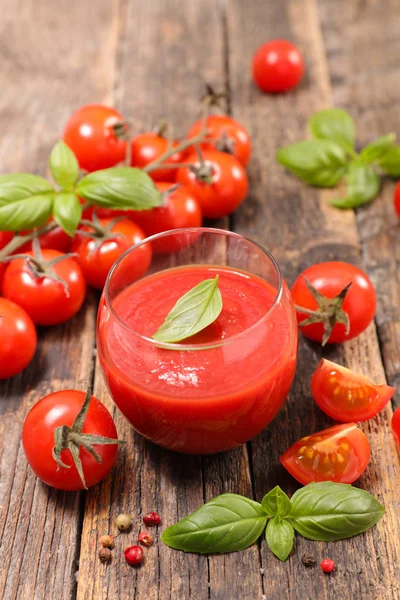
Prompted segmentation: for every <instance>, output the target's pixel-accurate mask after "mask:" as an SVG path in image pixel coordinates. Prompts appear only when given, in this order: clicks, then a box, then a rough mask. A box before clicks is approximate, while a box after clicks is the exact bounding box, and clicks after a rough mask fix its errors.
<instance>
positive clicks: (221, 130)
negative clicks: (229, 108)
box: [188, 115, 251, 167]
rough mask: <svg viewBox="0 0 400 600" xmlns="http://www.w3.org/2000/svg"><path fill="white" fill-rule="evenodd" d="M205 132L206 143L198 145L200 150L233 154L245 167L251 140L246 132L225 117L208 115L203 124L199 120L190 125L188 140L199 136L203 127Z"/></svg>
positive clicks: (229, 118) (248, 157)
mask: <svg viewBox="0 0 400 600" xmlns="http://www.w3.org/2000/svg"><path fill="white" fill-rule="evenodd" d="M204 125H205V128H206V130H207V132H208V133H207V137H206V138H205V139H206V140H207V141H204V142H201V143H200V148H201V149H202V150H215V149H216V150H221V151H222V152H229V154H233V156H235V157H236V158H237V159H238V161H239V162H241V163H242V165H243V166H244V167H245V166H246V165H247V163H248V162H249V160H250V154H251V140H250V136H249V134H248V132H247V130H246V129H245V128H244V127H243V125H241V124H240V123H239V122H238V121H236V120H235V119H232V117H228V116H227V115H209V116H208V117H207V119H206V121H205V122H204V120H203V119H199V120H198V121H196V123H194V124H193V125H192V127H191V128H190V129H189V132H188V138H192V137H195V136H197V135H199V133H200V132H201V131H202V129H203V126H204Z"/></svg>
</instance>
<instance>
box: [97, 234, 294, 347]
mask: <svg viewBox="0 0 400 600" xmlns="http://www.w3.org/2000/svg"><path fill="white" fill-rule="evenodd" d="M177 233H182V234H185V233H212V234H219V235H221V234H222V235H224V236H227V237H232V238H235V239H238V240H239V239H240V240H246V241H247V242H250V243H251V244H253V245H254V246H256V247H257V248H259V249H260V250H261V251H262V253H263V254H264V255H265V257H266V258H268V259H269V260H270V262H271V263H272V265H273V267H274V269H275V272H276V274H277V276H278V286H277V292H276V296H275V298H274V301H273V303H272V304H271V306H270V307H269V308H268V310H267V311H266V312H265V314H264V315H263V316H262V317H260V318H259V319H258V321H256V322H255V323H253V324H252V325H250V327H247V328H246V329H244V330H243V331H239V332H238V333H235V334H234V335H232V336H231V337H228V338H226V339H225V340H221V341H220V342H211V343H202V344H182V343H181V342H176V343H175V342H159V341H157V340H154V339H153V338H151V337H150V338H149V337H147V336H145V335H142V334H141V333H139V332H138V331H136V330H135V329H133V328H132V327H130V325H128V324H127V323H125V322H124V321H123V319H121V317H120V316H119V315H118V314H117V312H116V311H115V310H114V307H113V305H112V302H111V300H110V294H109V288H110V284H111V279H112V276H113V273H114V271H115V270H116V269H117V267H118V265H119V264H120V263H121V262H122V261H123V260H124V259H125V257H126V256H128V254H130V253H132V252H134V251H135V250H136V249H137V248H139V247H140V246H143V245H144V244H147V243H151V242H153V241H154V240H158V239H160V238H163V237H167V236H168V235H171V234H174V235H176V234H177ZM182 266H184V265H182ZM210 266H212V265H210ZM215 266H217V265H215ZM171 268H174V267H171ZM177 268H179V267H177ZM163 270H167V269H163ZM146 276H147V275H145V276H144V277H146ZM141 279H143V278H141ZM260 279H262V277H260ZM138 281H140V279H138ZM132 283H135V282H132ZM282 292H283V276H282V272H281V269H280V267H279V265H278V263H277V261H276V260H275V258H274V257H273V256H272V254H271V253H270V252H269V251H268V250H267V249H266V248H264V246H262V244H260V243H259V242H256V241H255V240H252V239H251V238H249V237H247V236H245V235H242V234H240V233H236V232H235V231H229V230H227V229H218V228H217V227H182V228H179V229H169V230H168V231H163V232H161V233H156V234H155V235H151V236H149V237H146V238H145V239H143V240H141V241H140V242H138V243H137V244H135V245H134V246H131V248H128V250H126V251H125V252H124V253H123V254H121V256H120V257H119V258H118V259H117V260H116V261H115V263H114V264H113V266H112V267H111V269H110V271H109V273H108V276H107V279H106V283H105V286H104V298H105V303H106V306H107V308H108V309H109V310H110V312H111V313H112V315H113V316H114V318H115V319H116V320H117V321H118V322H119V323H120V324H121V325H122V326H123V327H124V329H127V330H128V331H129V332H130V333H133V334H135V335H136V336H137V337H138V338H140V339H141V340H143V341H145V342H148V343H149V344H151V345H152V346H155V347H157V348H164V349H166V350H175V351H177V350H185V351H188V350H211V349H213V348H220V347H221V346H227V345H228V344H230V343H232V342H233V341H236V340H237V339H238V338H240V337H241V336H244V335H247V334H248V333H249V332H250V331H252V330H253V329H255V328H256V327H257V326H259V325H260V323H261V322H262V321H264V320H265V319H266V318H267V317H268V315H269V314H270V313H271V312H272V311H273V309H274V308H275V306H276V305H277V304H278V303H279V301H280V299H281V297H282Z"/></svg>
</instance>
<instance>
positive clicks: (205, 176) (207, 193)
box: [176, 150, 248, 219]
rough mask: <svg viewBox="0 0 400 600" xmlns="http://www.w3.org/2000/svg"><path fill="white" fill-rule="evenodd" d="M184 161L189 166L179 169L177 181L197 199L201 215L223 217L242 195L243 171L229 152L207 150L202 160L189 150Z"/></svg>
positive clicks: (240, 199) (243, 187)
mask: <svg viewBox="0 0 400 600" xmlns="http://www.w3.org/2000/svg"><path fill="white" fill-rule="evenodd" d="M185 162H187V163H189V164H190V165H191V166H190V167H182V168H180V169H179V171H178V175H177V178H176V179H177V182H178V183H181V184H182V185H184V186H185V188H187V190H188V191H189V192H190V193H191V194H193V196H194V197H195V198H196V199H197V200H198V202H199V204H200V206H201V210H202V213H203V216H204V217H208V218H211V219H219V218H220V217H225V216H226V215H229V214H230V213H231V212H233V211H234V210H236V208H237V207H238V206H239V204H240V203H241V202H243V200H244V199H245V197H246V195H247V190H248V179H247V175H246V171H245V170H244V168H243V165H242V164H241V163H240V162H239V161H238V160H237V158H235V157H234V156H232V155H231V154H226V153H225V152H218V150H206V151H205V152H203V161H201V160H200V158H199V156H197V154H191V155H190V156H189V157H188V158H187V159H186V161H185Z"/></svg>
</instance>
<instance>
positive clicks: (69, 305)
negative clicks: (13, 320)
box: [3, 249, 86, 325]
mask: <svg viewBox="0 0 400 600" xmlns="http://www.w3.org/2000/svg"><path fill="white" fill-rule="evenodd" d="M26 254H28V255H29V256H33V253H32V252H27V253H26ZM42 256H43V259H44V260H46V261H48V260H51V259H53V258H56V257H58V256H62V252H58V251H57V250H49V249H45V250H42ZM53 268H54V271H55V273H56V274H57V275H58V276H59V277H61V278H62V279H64V281H66V283H67V284H68V289H69V296H68V295H67V293H66V291H65V289H64V286H63V285H62V284H61V283H59V282H57V281H54V280H53V279H50V278H48V277H40V278H39V277H35V276H34V275H33V274H32V273H31V271H30V269H29V267H28V264H27V261H26V260H25V259H23V258H18V259H15V260H13V261H11V262H10V264H9V265H8V267H7V268H6V270H5V273H4V276H3V294H4V296H5V298H8V299H9V300H12V301H13V302H16V303H18V305H19V306H22V308H24V309H25V310H26V312H27V313H28V315H29V316H30V317H31V319H32V321H33V322H34V323H36V324H37V325H58V324H59V323H63V322H64V321H68V319H70V318H71V317H73V316H74V315H75V314H76V313H77V312H78V310H79V309H80V307H81V306H82V304H83V301H84V299H85V293H86V282H85V278H84V276H83V273H82V270H81V268H80V266H79V265H78V263H77V262H76V260H75V259H73V258H66V259H65V260H63V261H61V262H59V263H57V264H56V265H55V266H54V267H53Z"/></svg>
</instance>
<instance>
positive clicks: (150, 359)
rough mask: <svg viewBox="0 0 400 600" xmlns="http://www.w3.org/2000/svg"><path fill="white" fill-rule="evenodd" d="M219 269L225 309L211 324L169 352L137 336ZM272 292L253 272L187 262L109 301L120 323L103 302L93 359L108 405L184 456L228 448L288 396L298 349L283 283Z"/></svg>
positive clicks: (249, 433)
mask: <svg viewBox="0 0 400 600" xmlns="http://www.w3.org/2000/svg"><path fill="white" fill-rule="evenodd" d="M217 273H218V274H219V276H220V278H219V289H220V290H221V294H222V300H223V308H222V312H221V314H220V316H219V317H218V319H217V320H216V321H215V322H214V323H212V324H211V325H209V326H208V327H207V328H206V329H204V330H203V331H201V332H199V333H198V334H196V335H195V336H192V337H190V338H187V339H186V340H184V341H183V342H181V343H180V344H178V345H176V344H174V345H173V348H176V349H170V348H162V347H161V348H160V347H157V345H156V343H155V342H153V341H149V340H146V339H143V337H142V336H145V337H146V338H151V336H152V335H153V334H154V333H155V332H156V331H157V329H158V328H159V327H160V325H161V324H162V323H163V321H164V319H165V317H166V316H167V314H168V313H169V311H170V310H171V309H172V307H173V306H174V304H175V303H176V301H177V300H178V299H179V298H180V297H181V296H182V295H183V294H185V293H186V292H188V291H189V290H190V289H191V288H192V287H194V286H195V285H197V284H198V283H200V282H201V281H203V280H204V279H210V278H214V277H215V275H216V274H217ZM276 295H277V290H276V289H275V288H273V287H272V286H271V285H270V284H268V283H267V282H266V281H265V280H264V279H261V278H260V277H257V276H254V275H250V274H249V273H245V272H243V271H235V270H233V269H231V268H229V267H211V266H210V267H209V266H206V265H194V266H187V267H177V268H172V269H167V270H165V271H161V272H159V273H156V274H153V275H149V276H147V277H145V278H143V279H141V280H140V281H137V282H136V283H133V284H132V285H130V286H129V287H128V288H126V289H125V290H123V291H122V292H121V293H120V294H119V295H118V296H117V297H116V298H115V299H114V300H113V301H112V306H113V310H114V313H115V314H116V315H118V317H119V319H117V318H116V317H115V314H113V313H112V311H110V310H109V308H108V307H107V305H106V304H105V301H104V298H103V300H102V303H101V305H100V311H99V356H100V361H101V364H102V368H103V373H104V376H105V379H106V382H107V385H108V387H109V390H110V393H111V395H112V397H113V399H114V401H115V402H116V404H117V405H118V407H119V408H120V409H121V411H122V412H123V413H124V415H125V416H126V417H127V418H128V420H129V421H130V422H131V423H132V424H133V426H134V427H135V429H137V431H139V432H140V433H141V434H142V435H144V436H145V437H147V438H149V439H150V440H152V441H153V442H155V443H157V444H159V445H161V446H164V447H167V448H170V449H172V450H177V451H180V452H188V453H212V452H219V451H222V450H227V449H229V448H233V447H235V446H237V445H239V444H243V443H244V442H246V441H247V440H249V439H250V438H252V437H253V436H254V435H256V434H257V433H259V432H260V431H261V430H262V429H264V427H265V426H266V425H267V424H268V423H269V422H270V421H271V420H272V419H273V418H274V417H275V415H276V413H277V412H278V410H279V409H280V407H281V406H282V403H283V402H284V400H285V398H286V396H287V394H288V391H289V389H290V385H291V382H292V379H293V374H294V369H295V362H296V353H297V327H296V322H295V315H294V310H293V308H292V304H291V301H290V295H289V292H288V290H287V287H286V284H285V285H284V288H283V293H282V296H281V297H280V299H279V300H278V301H277V302H276V303H275V304H274V302H275V298H276ZM271 307H272V308H271ZM218 343H220V344H221V345H220V346H219V347H214V348H208V347H207V344H218ZM194 344H196V345H199V344H200V345H203V346H197V347H196V348H193V345H194ZM204 345H206V346H204ZM185 348H187V349H185Z"/></svg>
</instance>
